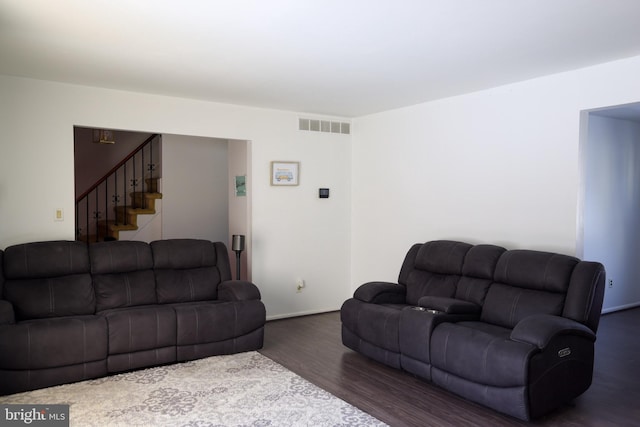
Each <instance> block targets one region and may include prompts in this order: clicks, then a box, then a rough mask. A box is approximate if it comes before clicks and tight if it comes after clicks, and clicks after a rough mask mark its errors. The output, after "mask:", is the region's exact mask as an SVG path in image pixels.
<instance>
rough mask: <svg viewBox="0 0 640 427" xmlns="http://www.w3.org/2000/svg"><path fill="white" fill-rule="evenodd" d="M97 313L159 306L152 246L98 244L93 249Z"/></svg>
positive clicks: (137, 243)
mask: <svg viewBox="0 0 640 427" xmlns="http://www.w3.org/2000/svg"><path fill="white" fill-rule="evenodd" d="M89 258H90V262H91V274H92V277H93V286H94V288H95V292H96V310H97V311H102V310H107V309H112V308H119V307H132V306H136V305H146V304H155V303H156V302H157V300H156V286H155V277H154V274H153V256H152V254H151V247H150V246H149V244H148V243H145V242H137V241H124V240H121V241H114V242H98V243H92V244H91V245H90V246H89Z"/></svg>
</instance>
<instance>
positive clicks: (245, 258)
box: [226, 140, 251, 281]
mask: <svg viewBox="0 0 640 427" xmlns="http://www.w3.org/2000/svg"><path fill="white" fill-rule="evenodd" d="M250 158H251V156H250V153H249V141H238V140H231V141H229V151H228V165H229V179H228V181H229V184H228V190H227V191H228V198H229V232H228V238H227V240H226V242H227V248H228V249H229V259H230V261H231V271H232V275H233V278H234V279H235V278H236V271H237V270H236V269H237V266H236V265H237V264H236V253H235V252H233V251H232V250H231V245H232V243H231V239H232V236H233V235H234V234H239V235H243V236H245V244H244V246H245V247H244V251H242V252H241V253H240V277H241V278H242V280H249V281H251V269H250V268H249V267H250V266H249V260H250V258H251V228H250V221H251V216H250V201H251V175H250V172H251V170H250V164H251V163H250ZM236 176H244V177H245V184H246V186H245V188H246V194H245V195H244V196H237V195H236V181H235V179H236Z"/></svg>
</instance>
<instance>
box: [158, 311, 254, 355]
mask: <svg viewBox="0 0 640 427" xmlns="http://www.w3.org/2000/svg"><path fill="white" fill-rule="evenodd" d="M169 307H172V308H173V310H175V315H176V328H177V339H176V344H177V345H178V346H185V345H193V344H203V343H212V342H219V341H225V340H228V339H233V338H237V337H240V336H243V335H246V334H248V333H250V332H253V331H255V330H257V329H260V328H262V327H263V326H264V323H265V316H266V313H265V309H264V304H263V303H262V302H261V301H258V300H249V301H233V302H222V301H203V302H197V303H184V304H171V305H170V306H169Z"/></svg>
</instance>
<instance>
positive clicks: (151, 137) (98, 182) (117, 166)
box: [76, 133, 160, 203]
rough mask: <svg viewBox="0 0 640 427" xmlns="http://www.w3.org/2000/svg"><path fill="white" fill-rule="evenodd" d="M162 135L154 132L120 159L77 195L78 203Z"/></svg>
mask: <svg viewBox="0 0 640 427" xmlns="http://www.w3.org/2000/svg"><path fill="white" fill-rule="evenodd" d="M158 136H160V135H159V134H157V133H154V134H152V135H151V136H150V137H149V138H147V139H145V140H144V142H143V143H142V144H140V145H139V146H138V147H136V148H135V149H134V150H133V151H132V152H131V153H129V154H128V155H127V156H126V157H125V158H124V159H122V160H120V161H119V162H118V164H116V165H115V166H114V167H112V168H111V169H110V170H109V172H107V173H106V174H104V176H103V177H102V178H100V179H99V180H98V181H96V183H95V184H93V185H92V186H91V187H89V189H88V190H86V191H85V192H84V193H82V194H81V195H80V196H78V197H76V203H78V202H80V200H82V199H84V198H85V197H87V196H88V195H89V194H90V193H91V192H92V191H93V190H95V189H96V188H98V187H99V186H100V185H101V184H102V183H103V182H105V181H106V180H107V178H109V177H110V176H111V175H112V174H113V173H114V172H115V171H117V170H118V169H120V167H121V166H122V165H124V164H125V163H127V162H128V161H129V160H130V159H131V158H132V157H133V156H135V155H136V154H138V153H139V152H140V150H142V149H143V148H144V147H145V146H146V145H147V144H148V143H150V142H151V141H153V140H154V139H155V138H156V137H158Z"/></svg>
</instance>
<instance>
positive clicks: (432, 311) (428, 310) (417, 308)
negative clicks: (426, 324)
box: [411, 306, 442, 314]
mask: <svg viewBox="0 0 640 427" xmlns="http://www.w3.org/2000/svg"><path fill="white" fill-rule="evenodd" d="M411 310H416V311H426V312H427V313H431V314H441V313H442V311H439V310H434V309H432V308H424V307H417V306H414V307H411Z"/></svg>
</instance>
